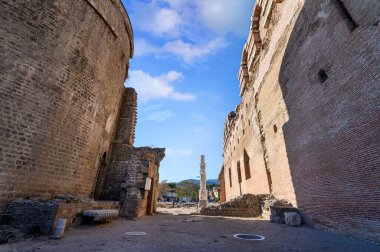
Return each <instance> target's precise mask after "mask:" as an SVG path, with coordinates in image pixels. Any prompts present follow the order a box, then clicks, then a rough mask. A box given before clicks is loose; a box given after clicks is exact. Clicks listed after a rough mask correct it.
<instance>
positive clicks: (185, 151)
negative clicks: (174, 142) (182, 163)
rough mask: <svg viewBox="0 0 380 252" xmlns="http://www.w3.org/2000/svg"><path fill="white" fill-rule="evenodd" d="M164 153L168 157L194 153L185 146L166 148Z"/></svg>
mask: <svg viewBox="0 0 380 252" xmlns="http://www.w3.org/2000/svg"><path fill="white" fill-rule="evenodd" d="M165 154H166V155H167V156H168V157H188V156H191V155H193V154H194V150H191V149H186V148H180V149H173V148H166V150H165Z"/></svg>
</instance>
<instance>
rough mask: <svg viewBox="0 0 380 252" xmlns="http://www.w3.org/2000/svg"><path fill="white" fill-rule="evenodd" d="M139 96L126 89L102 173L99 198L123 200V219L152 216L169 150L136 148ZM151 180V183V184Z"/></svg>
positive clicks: (98, 184)
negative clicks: (135, 135)
mask: <svg viewBox="0 0 380 252" xmlns="http://www.w3.org/2000/svg"><path fill="white" fill-rule="evenodd" d="M136 108H137V94H136V91H135V90H134V89H133V88H126V90H125V92H124V99H123V102H122V106H121V109H120V115H119V119H118V126H117V130H116V135H115V140H114V142H113V146H112V154H111V158H110V162H109V165H106V166H105V168H104V171H102V172H100V173H99V178H98V183H97V188H99V189H98V190H97V191H99V193H98V197H99V198H100V199H103V200H112V201H119V202H120V204H121V211H120V216H123V217H127V218H131V219H135V218H140V217H142V216H145V215H146V214H152V213H154V211H155V202H156V201H157V197H158V194H157V190H158V179H159V171H158V170H159V166H160V162H161V160H162V159H163V158H164V156H165V149H162V148H150V147H140V148H136V147H133V143H134V131H135V126H136V115H137V111H136ZM147 181H148V182H147Z"/></svg>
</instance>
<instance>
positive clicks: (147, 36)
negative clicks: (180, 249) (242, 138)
mask: <svg viewBox="0 0 380 252" xmlns="http://www.w3.org/2000/svg"><path fill="white" fill-rule="evenodd" d="M123 3H124V5H125V7H126V9H127V11H128V13H129V15H130V19H131V22H132V26H133V29H134V35H135V55H134V58H133V59H132V60H131V61H130V72H129V74H130V76H129V79H128V80H127V81H126V83H125V85H126V86H132V87H134V88H135V89H136V91H137V93H138V117H137V118H138V119H137V128H136V141H135V146H152V147H164V148H166V157H165V158H164V160H163V161H162V163H161V167H160V180H163V179H166V180H168V181H180V180H183V179H196V178H197V176H198V175H199V162H200V155H201V154H204V155H206V173H207V178H213V179H215V178H217V177H218V174H219V171H220V168H221V166H222V163H223V159H222V151H223V127H224V121H225V119H226V116H227V114H228V113H229V112H230V111H232V110H234V108H235V106H236V105H237V104H239V102H240V97H239V81H238V79H237V73H238V70H239V66H240V60H241V52H242V48H243V45H244V43H245V41H246V38H247V36H248V31H249V26H250V16H251V13H252V8H253V4H254V1H252V0H123Z"/></svg>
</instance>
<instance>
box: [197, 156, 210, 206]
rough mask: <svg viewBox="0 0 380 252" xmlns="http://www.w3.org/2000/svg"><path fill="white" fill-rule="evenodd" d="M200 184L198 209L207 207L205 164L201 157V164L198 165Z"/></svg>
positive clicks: (203, 158) (203, 157)
mask: <svg viewBox="0 0 380 252" xmlns="http://www.w3.org/2000/svg"><path fill="white" fill-rule="evenodd" d="M200 167H201V168H200V170H199V173H200V178H201V179H200V182H199V183H200V184H199V207H205V206H207V195H208V193H207V188H206V163H205V156H204V155H201V164H200Z"/></svg>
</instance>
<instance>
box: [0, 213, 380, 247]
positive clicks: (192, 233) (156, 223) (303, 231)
mask: <svg viewBox="0 0 380 252" xmlns="http://www.w3.org/2000/svg"><path fill="white" fill-rule="evenodd" d="M174 210H175V209H174ZM174 210H173V211H174ZM185 210H186V209H185ZM165 211H168V210H165ZM177 214H178V213H177ZM132 231H139V232H146V235H143V236H130V235H126V234H125V233H126V232H132ZM236 233H254V234H259V235H263V236H264V237H265V240H263V241H246V240H238V239H235V238H234V237H233V235H234V234H236ZM0 251H1V252H2V251H7V252H8V251H12V252H13V251H17V252H21V251H22V252H24V251H41V252H42V251H48V252H50V251H65V252H74V251H91V252H92V251H166V252H168V251H234V252H237V251H380V244H374V243H370V242H367V241H362V240H357V239H352V238H347V237H344V236H341V235H337V234H334V233H331V232H328V231H325V230H321V229H315V228H311V227H307V226H300V227H289V226H287V225H279V224H273V223H270V222H269V221H266V220H261V219H254V218H249V219H248V218H246V219H243V218H222V217H206V216H196V215H182V214H180V215H172V214H156V215H154V216H147V217H145V218H143V219H141V220H138V221H130V220H129V221H127V220H123V219H120V220H118V221H115V222H112V223H107V224H101V225H94V226H87V225H83V226H79V227H77V228H75V229H70V230H67V231H66V232H65V234H64V237H63V238H62V239H59V240H55V239H49V238H48V237H36V238H31V237H29V238H25V239H22V240H20V241H18V242H17V243H13V244H4V245H0Z"/></svg>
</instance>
